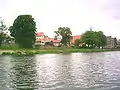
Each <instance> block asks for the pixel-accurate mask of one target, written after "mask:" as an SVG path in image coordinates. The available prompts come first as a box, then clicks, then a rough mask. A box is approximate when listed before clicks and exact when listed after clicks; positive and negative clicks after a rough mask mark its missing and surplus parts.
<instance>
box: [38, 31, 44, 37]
mask: <svg viewBox="0 0 120 90" xmlns="http://www.w3.org/2000/svg"><path fill="white" fill-rule="evenodd" d="M36 36H44V33H43V32H37V33H36Z"/></svg>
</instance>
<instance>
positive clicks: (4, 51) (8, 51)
mask: <svg viewBox="0 0 120 90" xmlns="http://www.w3.org/2000/svg"><path fill="white" fill-rule="evenodd" d="M119 50H120V49H75V48H65V47H64V48H40V49H23V48H22V49H21V48H10V47H9V48H0V55H34V54H49V53H63V54H66V53H76V52H82V53H89V52H106V51H119Z"/></svg>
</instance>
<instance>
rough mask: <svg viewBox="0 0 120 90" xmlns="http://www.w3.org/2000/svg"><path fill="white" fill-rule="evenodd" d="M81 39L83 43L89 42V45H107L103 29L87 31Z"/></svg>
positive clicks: (93, 46)
mask: <svg viewBox="0 0 120 90" xmlns="http://www.w3.org/2000/svg"><path fill="white" fill-rule="evenodd" d="M81 40H82V42H83V43H85V44H87V46H88V47H92V48H95V47H98V48H100V47H102V48H103V47H104V46H105V45H106V42H107V41H106V40H107V39H106V36H105V35H104V34H103V32H102V31H98V32H97V31H92V30H90V31H86V32H85V33H84V34H83V35H82V37H81Z"/></svg>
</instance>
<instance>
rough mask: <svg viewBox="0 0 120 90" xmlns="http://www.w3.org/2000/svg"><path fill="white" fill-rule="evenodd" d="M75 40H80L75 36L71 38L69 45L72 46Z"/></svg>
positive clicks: (78, 36)
mask: <svg viewBox="0 0 120 90" xmlns="http://www.w3.org/2000/svg"><path fill="white" fill-rule="evenodd" d="M77 39H80V35H75V36H72V39H71V41H70V44H71V45H73V44H74V43H75V40H77Z"/></svg>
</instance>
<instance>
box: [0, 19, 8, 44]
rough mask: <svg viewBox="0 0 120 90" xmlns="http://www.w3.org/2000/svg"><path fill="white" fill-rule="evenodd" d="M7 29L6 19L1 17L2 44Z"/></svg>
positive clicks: (0, 42) (0, 41)
mask: <svg viewBox="0 0 120 90" xmlns="http://www.w3.org/2000/svg"><path fill="white" fill-rule="evenodd" d="M6 30H7V27H6V25H5V24H4V20H3V19H2V18H1V17H0V46H1V44H2V42H3V40H4V39H5V31H6Z"/></svg>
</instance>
